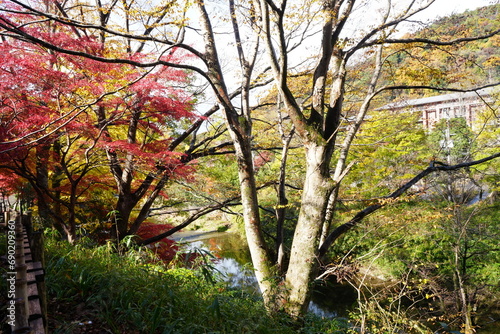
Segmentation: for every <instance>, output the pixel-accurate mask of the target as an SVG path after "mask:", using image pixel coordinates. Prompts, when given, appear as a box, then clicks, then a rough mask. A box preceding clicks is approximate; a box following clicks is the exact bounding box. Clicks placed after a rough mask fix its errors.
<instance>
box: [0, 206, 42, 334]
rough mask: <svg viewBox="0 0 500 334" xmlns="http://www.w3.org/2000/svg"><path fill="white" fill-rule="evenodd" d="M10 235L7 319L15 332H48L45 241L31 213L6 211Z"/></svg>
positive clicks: (8, 242) (18, 333)
mask: <svg viewBox="0 0 500 334" xmlns="http://www.w3.org/2000/svg"><path fill="white" fill-rule="evenodd" d="M3 221H4V225H5V229H6V236H7V254H6V256H7V287H8V289H7V290H8V298H9V300H8V305H7V322H8V323H9V325H10V326H11V329H12V333H13V334H20V333H32V334H45V333H47V330H46V328H47V313H46V309H47V308H46V305H47V302H46V289H45V281H44V270H43V265H42V263H43V242H41V240H43V239H41V237H42V235H41V234H40V233H38V234H37V233H33V232H32V228H31V216H29V215H21V214H19V213H17V212H12V211H6V212H4V219H3Z"/></svg>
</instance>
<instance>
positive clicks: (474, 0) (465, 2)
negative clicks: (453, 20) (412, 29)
mask: <svg viewBox="0 0 500 334" xmlns="http://www.w3.org/2000/svg"><path fill="white" fill-rule="evenodd" d="M499 2H500V0H436V2H435V3H434V4H432V5H431V6H430V7H429V8H428V9H427V10H425V11H424V12H423V13H422V14H423V15H422V16H421V18H422V19H435V18H439V17H443V16H449V15H451V14H455V13H462V12H464V11H466V10H467V9H469V10H473V9H476V8H478V7H484V6H489V5H493V4H496V3H499Z"/></svg>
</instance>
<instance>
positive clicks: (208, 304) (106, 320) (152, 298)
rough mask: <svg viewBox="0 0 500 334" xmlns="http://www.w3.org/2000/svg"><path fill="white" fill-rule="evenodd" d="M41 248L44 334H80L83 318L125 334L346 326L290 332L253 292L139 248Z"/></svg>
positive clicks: (321, 323) (317, 323)
mask: <svg viewBox="0 0 500 334" xmlns="http://www.w3.org/2000/svg"><path fill="white" fill-rule="evenodd" d="M46 245H47V268H46V282H47V287H48V289H49V296H50V302H49V303H50V307H49V309H50V317H51V321H50V323H51V328H50V332H51V333H80V332H79V331H78V330H80V329H82V328H83V327H85V326H89V325H86V324H87V323H88V321H92V325H93V326H97V328H100V329H101V330H105V332H109V333H128V334H133V333H342V332H345V331H344V330H343V329H345V330H347V324H346V322H345V321H341V320H336V319H331V320H323V319H320V318H318V317H315V316H313V315H308V316H307V317H306V318H305V319H304V324H305V325H304V326H303V327H301V328H296V327H295V328H294V324H292V323H291V322H287V321H285V319H284V318H280V317H270V316H268V315H267V314H266V312H265V310H264V307H263V305H262V302H261V300H260V297H259V296H258V295H251V294H248V293H245V292H243V291H239V290H229V289H227V288H226V287H225V286H224V285H223V284H222V283H216V284H212V283H210V282H209V281H208V280H207V279H206V277H205V276H204V275H203V272H202V271H201V269H186V268H174V269H167V268H165V267H164V266H162V265H158V264H151V262H150V261H148V260H150V258H149V257H148V255H147V253H145V252H144V251H142V250H131V251H129V252H127V253H126V254H123V255H120V254H118V253H117V252H115V250H114V248H113V247H112V246H110V245H107V246H98V247H95V246H94V247H93V246H84V245H76V246H71V245H69V244H68V243H65V242H62V241H55V239H53V238H48V240H47V242H46ZM205 269H206V268H205ZM205 273H206V272H205ZM92 325H90V326H92ZM342 328H343V329H342ZM82 332H83V331H82ZM101 332H102V331H101ZM105 332H102V333H105Z"/></svg>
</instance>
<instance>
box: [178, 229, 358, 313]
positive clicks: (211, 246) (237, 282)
mask: <svg viewBox="0 0 500 334" xmlns="http://www.w3.org/2000/svg"><path fill="white" fill-rule="evenodd" d="M174 239H175V240H176V241H178V242H180V243H184V246H183V247H184V249H186V251H191V252H194V251H196V250H205V251H209V252H210V253H211V254H213V255H214V256H215V257H216V259H215V261H214V263H213V266H214V268H215V269H216V270H217V271H218V272H219V273H220V274H221V278H222V279H223V280H224V281H225V282H226V283H227V284H228V286H229V287H230V288H239V289H243V290H246V291H247V292H250V293H254V292H257V291H259V287H258V285H257V280H256V278H255V275H254V272H253V270H252V267H251V259H250V252H249V250H248V246H247V244H246V241H245V240H244V239H243V238H241V237H240V236H239V235H238V234H235V233H228V232H208V233H206V232H205V233H204V232H183V233H176V234H174ZM332 289H333V290H339V287H338V286H332V284H322V285H319V286H318V288H317V289H315V291H314V293H313V296H312V301H311V303H310V304H309V312H312V313H314V314H316V315H318V316H321V317H328V318H331V317H335V316H337V315H339V314H340V315H342V313H344V312H345V310H342V312H338V311H337V310H334V308H333V305H336V306H337V307H338V305H339V301H340V302H341V303H340V304H345V306H346V308H347V307H348V306H350V305H351V304H352V303H354V302H355V300H356V297H355V295H354V294H353V295H349V294H348V295H342V296H340V295H338V294H337V293H334V292H332V291H330V290H332ZM340 290H344V291H345V286H343V287H341V289H340ZM342 302H343V303H342Z"/></svg>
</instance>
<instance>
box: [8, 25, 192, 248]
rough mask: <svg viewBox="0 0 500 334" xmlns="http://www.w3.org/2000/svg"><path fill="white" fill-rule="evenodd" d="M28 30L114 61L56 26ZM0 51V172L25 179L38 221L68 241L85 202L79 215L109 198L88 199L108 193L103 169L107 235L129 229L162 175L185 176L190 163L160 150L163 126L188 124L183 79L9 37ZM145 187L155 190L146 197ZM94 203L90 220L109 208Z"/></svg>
mask: <svg viewBox="0 0 500 334" xmlns="http://www.w3.org/2000/svg"><path fill="white" fill-rule="evenodd" d="M4 20H5V17H4ZM30 33H31V34H32V35H33V36H38V37H43V38H50V40H51V41H52V42H53V43H57V44H58V45H71V46H72V47H74V48H75V49H79V50H85V52H89V53H90V54H99V55H103V54H106V53H109V56H111V55H115V56H119V53H118V51H116V50H115V47H114V46H113V45H112V44H111V43H110V44H111V45H110V46H107V45H105V44H103V43H104V41H103V40H99V39H98V38H96V37H94V36H89V37H88V38H83V37H82V36H80V35H79V34H76V33H75V32H74V31H73V30H72V29H68V28H67V27H64V26H60V25H57V24H56V25H53V26H48V25H40V26H37V27H33V26H32V27H30ZM0 50H1V53H2V59H3V62H2V65H1V66H2V73H1V78H0V79H1V86H0V89H1V97H2V105H1V108H2V109H1V116H2V130H1V136H2V138H1V147H0V149H1V152H2V153H1V158H2V164H1V167H3V168H6V169H9V170H11V171H13V172H15V173H16V174H17V175H19V176H21V177H23V178H24V179H25V180H27V181H29V182H30V184H31V185H32V186H33V188H34V189H35V191H36V193H37V198H38V205H39V213H40V214H41V216H42V217H44V218H46V219H47V217H48V216H51V217H52V218H54V219H55V222H54V223H55V226H56V227H58V229H59V230H60V231H61V232H63V234H65V235H67V236H68V238H69V240H70V241H74V240H75V237H76V225H77V217H76V215H77V211H78V207H79V206H80V207H81V206H82V204H83V203H85V205H84V211H86V210H90V211H94V210H92V207H93V205H92V203H94V204H95V203H96V202H98V201H106V200H108V201H110V200H111V201H112V200H113V199H112V197H111V198H109V197H108V198H107V199H105V198H93V199H92V197H93V196H95V195H96V194H98V189H102V190H103V192H108V193H109V191H110V189H112V188H113V184H112V179H111V178H110V177H109V176H108V175H109V173H107V172H106V171H105V170H104V169H103V166H104V165H106V164H107V165H109V170H110V171H111V175H112V176H113V177H114V180H115V182H116V183H115V184H116V185H115V186H114V188H116V189H117V192H118V194H117V197H118V200H117V201H116V202H117V203H116V204H115V208H114V210H116V212H118V215H116V218H117V219H115V221H114V222H115V224H116V227H115V229H114V231H115V232H116V233H115V234H116V235H117V236H120V237H123V236H125V235H126V234H128V233H133V232H135V231H136V230H137V228H138V227H139V226H140V224H141V223H142V221H143V220H144V219H145V215H144V214H142V215H141V214H139V217H137V218H136V220H135V221H134V224H129V223H130V221H129V220H130V212H131V210H132V209H133V208H135V206H136V205H137V204H138V202H139V201H140V200H141V199H143V198H144V196H146V195H148V196H149V197H148V199H147V200H146V201H145V204H144V206H143V212H147V211H148V208H149V207H150V206H151V205H152V203H153V202H154V200H155V199H156V197H157V196H158V195H160V193H161V190H162V189H163V187H164V186H165V184H166V182H167V181H168V179H169V178H171V177H173V176H186V175H187V174H188V173H189V171H191V169H190V167H187V166H186V165H187V162H189V159H187V160H184V161H182V159H183V155H182V154H180V153H174V152H173V148H169V145H170V144H171V143H172V141H173V140H172V139H171V138H170V137H169V132H170V130H169V129H170V128H172V127H179V126H181V124H182V120H183V119H192V120H194V115H193V113H192V112H191V109H192V102H191V101H192V98H191V95H190V94H189V93H187V92H186V91H185V90H184V89H183V88H182V87H180V86H181V85H183V84H184V83H185V82H186V80H187V75H186V73H185V72H184V71H182V70H178V69H172V68H168V67H164V68H153V69H149V70H140V69H138V68H136V67H133V66H130V65H123V64H119V63H118V64H106V63H102V62H98V61H95V60H91V59H88V58H82V57H73V56H70V55H67V54H60V53H55V52H50V51H47V50H46V49H44V48H43V47H40V46H37V45H34V44H31V43H26V42H24V41H19V40H16V39H4V41H3V42H2V45H1V49H0ZM121 56H123V57H129V56H128V55H126V54H121ZM146 57H147V55H142V54H134V55H133V56H131V58H133V59H140V58H146ZM178 57H181V56H180V55H177V54H176V53H175V52H171V54H169V55H167V56H164V59H168V61H172V62H175V61H178V60H179V58H178ZM12 83H15V84H12ZM103 152H105V155H103V154H102V153H103ZM156 181H158V182H157V183H156V184H154V183H155V182H156ZM150 187H154V190H153V191H151V192H150V193H149V194H148V191H149V190H150ZM97 206H98V207H100V210H101V211H98V212H95V216H94V217H99V216H100V217H99V218H100V219H102V218H103V216H104V215H105V214H106V212H102V210H103V209H104V210H106V208H107V210H108V211H110V210H111V206H112V204H111V203H100V205H97ZM63 208H64V210H63ZM88 218H89V217H87V219H88Z"/></svg>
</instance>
